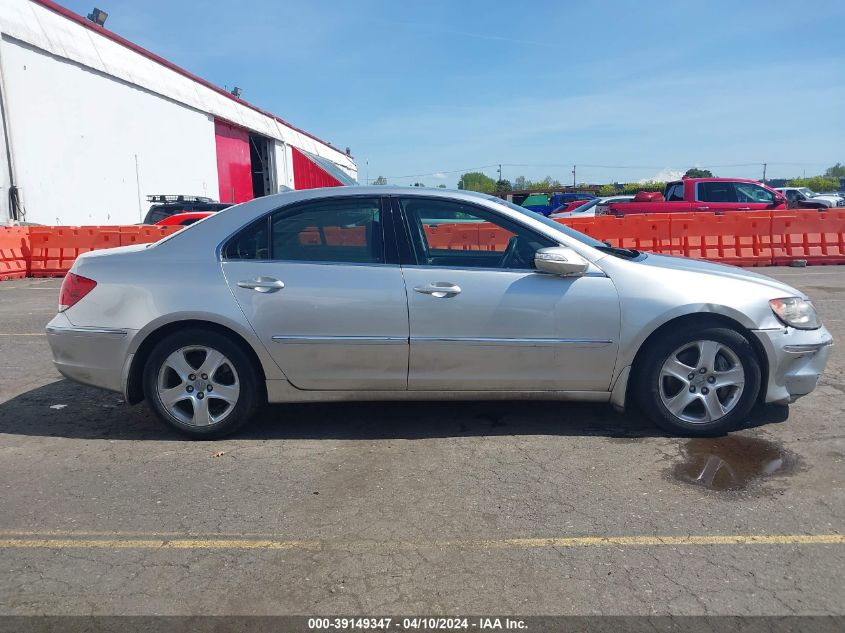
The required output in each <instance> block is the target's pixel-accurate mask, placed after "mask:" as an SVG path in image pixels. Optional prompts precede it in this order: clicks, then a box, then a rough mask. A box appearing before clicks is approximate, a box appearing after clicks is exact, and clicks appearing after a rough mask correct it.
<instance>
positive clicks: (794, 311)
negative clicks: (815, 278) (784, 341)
mask: <svg viewBox="0 0 845 633" xmlns="http://www.w3.org/2000/svg"><path fill="white" fill-rule="evenodd" d="M769 305H770V306H771V307H772V312H774V313H775V315H776V316H777V318H779V319H780V320H781V321H783V322H784V323H785V324H786V325H789V326H791V327H794V328H797V329H799V330H815V329H818V328H820V327H821V326H822V324H821V323H820V322H819V317H818V316H817V315H816V309H815V308H814V307H813V304H812V303H810V302H809V301H805V300H804V299H801V298H800V297H784V298H782V299H772V300H771V301H769Z"/></svg>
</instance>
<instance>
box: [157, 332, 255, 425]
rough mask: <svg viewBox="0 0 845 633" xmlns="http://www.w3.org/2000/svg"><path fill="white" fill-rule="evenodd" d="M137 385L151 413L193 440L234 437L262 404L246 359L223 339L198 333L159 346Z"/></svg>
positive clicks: (171, 338)
mask: <svg viewBox="0 0 845 633" xmlns="http://www.w3.org/2000/svg"><path fill="white" fill-rule="evenodd" d="M203 375H205V376H206V378H203ZM143 383H144V396H145V398H146V400H147V403H148V404H149V406H150V408H151V409H152V410H153V412H154V413H155V414H156V415H157V416H158V417H159V418H160V419H161V420H162V421H163V422H164V423H165V424H167V425H168V426H170V427H171V428H173V429H176V430H177V431H179V433H181V434H182V435H186V436H188V437H190V438H194V439H217V438H220V437H224V436H226V435H229V434H230V433H234V432H235V431H236V430H237V429H239V428H240V427H241V426H243V425H244V424H246V423H247V422H249V420H250V419H251V418H252V417H253V416H254V415H255V413H256V411H257V410H258V409H259V407H260V406H261V405H262V404H263V393H264V392H263V390H262V389H261V377H260V375H259V372H258V370H257V368H256V367H255V365H254V363H253V361H252V359H250V357H249V356H248V355H247V354H246V352H245V351H244V350H243V348H242V347H241V346H240V345H238V344H236V343H233V342H232V341H231V340H230V339H229V338H227V337H226V336H224V335H223V334H220V333H218V332H214V331H212V330H205V329H202V328H189V329H185V330H181V331H178V332H174V333H173V334H169V335H167V336H165V337H164V338H163V339H162V340H161V341H159V342H158V343H157V344H156V346H155V347H154V348H153V350H152V352H151V353H150V356H149V358H148V359H147V363H146V365H145V366H144V375H143Z"/></svg>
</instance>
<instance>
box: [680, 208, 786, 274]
mask: <svg viewBox="0 0 845 633" xmlns="http://www.w3.org/2000/svg"><path fill="white" fill-rule="evenodd" d="M670 226H671V231H672V240H673V242H676V243H677V242H680V251H681V252H680V254H681V255H684V256H685V257H692V258H695V259H710V260H714V261H719V262H724V263H726V264H734V265H737V266H770V265H771V264H772V243H771V242H772V240H771V235H772V233H771V231H772V216H771V213H770V212H763V213H745V212H731V213H725V214H724V215H714V214H712V213H687V214H683V215H680V214H679V215H678V216H676V217H672V218H671V220H670Z"/></svg>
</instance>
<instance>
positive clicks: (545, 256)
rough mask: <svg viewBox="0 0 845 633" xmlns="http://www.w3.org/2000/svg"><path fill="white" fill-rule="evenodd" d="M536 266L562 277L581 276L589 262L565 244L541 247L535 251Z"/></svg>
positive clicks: (541, 270)
mask: <svg viewBox="0 0 845 633" xmlns="http://www.w3.org/2000/svg"><path fill="white" fill-rule="evenodd" d="M534 266H536V267H537V270H539V271H540V272H544V273H550V274H552V275H560V276H561V277H580V276H581V275H583V274H584V273H585V272H587V268H588V267H589V264H588V263H587V260H586V259H584V258H583V257H581V256H580V255H579V254H578V253H576V252H575V251H573V250H572V249H571V248H566V247H565V246H551V247H549V248H541V249H540V250H539V251H537V252H536V253H534Z"/></svg>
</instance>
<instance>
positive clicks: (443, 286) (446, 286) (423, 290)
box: [414, 281, 461, 299]
mask: <svg viewBox="0 0 845 633" xmlns="http://www.w3.org/2000/svg"><path fill="white" fill-rule="evenodd" d="M414 292H419V293H420V294H424V295H431V296H432V297H436V298H437V299H448V298H449V297H454V296H455V295H459V294H461V287H460V286H457V285H455V284H452V283H449V282H448V281H435V282H434V283H431V284H426V285H424V286H416V287H415V288H414Z"/></svg>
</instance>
